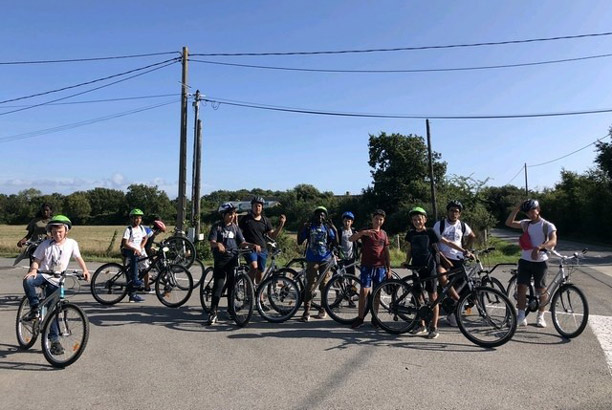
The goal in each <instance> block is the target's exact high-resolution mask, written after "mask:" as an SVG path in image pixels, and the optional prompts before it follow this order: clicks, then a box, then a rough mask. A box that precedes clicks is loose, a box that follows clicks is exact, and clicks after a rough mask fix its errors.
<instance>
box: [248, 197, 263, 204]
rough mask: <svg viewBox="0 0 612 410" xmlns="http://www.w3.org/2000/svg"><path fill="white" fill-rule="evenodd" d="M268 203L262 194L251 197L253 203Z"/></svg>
mask: <svg viewBox="0 0 612 410" xmlns="http://www.w3.org/2000/svg"><path fill="white" fill-rule="evenodd" d="M265 203H266V200H265V199H263V198H262V197H260V196H254V197H253V199H251V205H253V204H262V205H264V204H265Z"/></svg>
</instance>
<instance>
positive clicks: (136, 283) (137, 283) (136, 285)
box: [132, 279, 144, 289]
mask: <svg viewBox="0 0 612 410" xmlns="http://www.w3.org/2000/svg"><path fill="white" fill-rule="evenodd" d="M132 286H133V287H134V289H140V288H142V287H144V282H143V281H141V280H140V279H136V280H135V281H133V282H132Z"/></svg>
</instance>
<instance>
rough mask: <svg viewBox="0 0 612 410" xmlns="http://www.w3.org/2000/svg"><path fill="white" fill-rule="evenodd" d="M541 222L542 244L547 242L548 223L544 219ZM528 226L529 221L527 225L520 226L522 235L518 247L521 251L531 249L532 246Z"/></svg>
mask: <svg viewBox="0 0 612 410" xmlns="http://www.w3.org/2000/svg"><path fill="white" fill-rule="evenodd" d="M540 219H541V220H542V233H543V234H544V242H546V241H547V240H548V221H547V220H546V219H544V218H541V217H540ZM529 224H531V221H529V222H527V224H525V225H523V224H521V229H522V230H523V234H522V235H521V236H520V237H519V246H520V248H521V249H523V250H526V251H527V250H530V249H533V244H532V243H531V238H530V237H529Z"/></svg>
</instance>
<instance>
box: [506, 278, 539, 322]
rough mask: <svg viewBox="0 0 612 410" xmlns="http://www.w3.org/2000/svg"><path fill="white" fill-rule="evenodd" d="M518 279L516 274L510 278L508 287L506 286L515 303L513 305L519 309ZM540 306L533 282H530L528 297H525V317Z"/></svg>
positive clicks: (509, 296)
mask: <svg viewBox="0 0 612 410" xmlns="http://www.w3.org/2000/svg"><path fill="white" fill-rule="evenodd" d="M516 280H517V277H516V276H513V277H511V278H510V280H509V281H508V287H507V288H506V295H507V296H508V298H509V299H510V301H511V302H512V303H513V306H514V307H515V308H517V309H518V299H517V293H516V292H517V289H516ZM530 301H533V303H531V302H530ZM538 307H539V303H538V302H537V299H536V292H535V288H534V286H533V284H532V283H530V284H529V286H528V287H527V293H526V299H525V317H527V315H529V313H531V312H535V311H536V310H538Z"/></svg>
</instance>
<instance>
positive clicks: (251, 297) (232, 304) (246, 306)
mask: <svg viewBox="0 0 612 410" xmlns="http://www.w3.org/2000/svg"><path fill="white" fill-rule="evenodd" d="M254 305H255V290H254V289H253V281H252V280H251V278H250V277H249V275H248V274H247V273H246V272H245V271H239V272H238V273H237V274H236V277H235V279H234V288H233V289H232V290H231V293H230V298H229V312H230V315H231V316H232V318H233V319H234V322H236V324H237V325H238V326H240V327H243V326H246V324H247V323H249V321H250V320H251V317H252V316H253V309H254Z"/></svg>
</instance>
